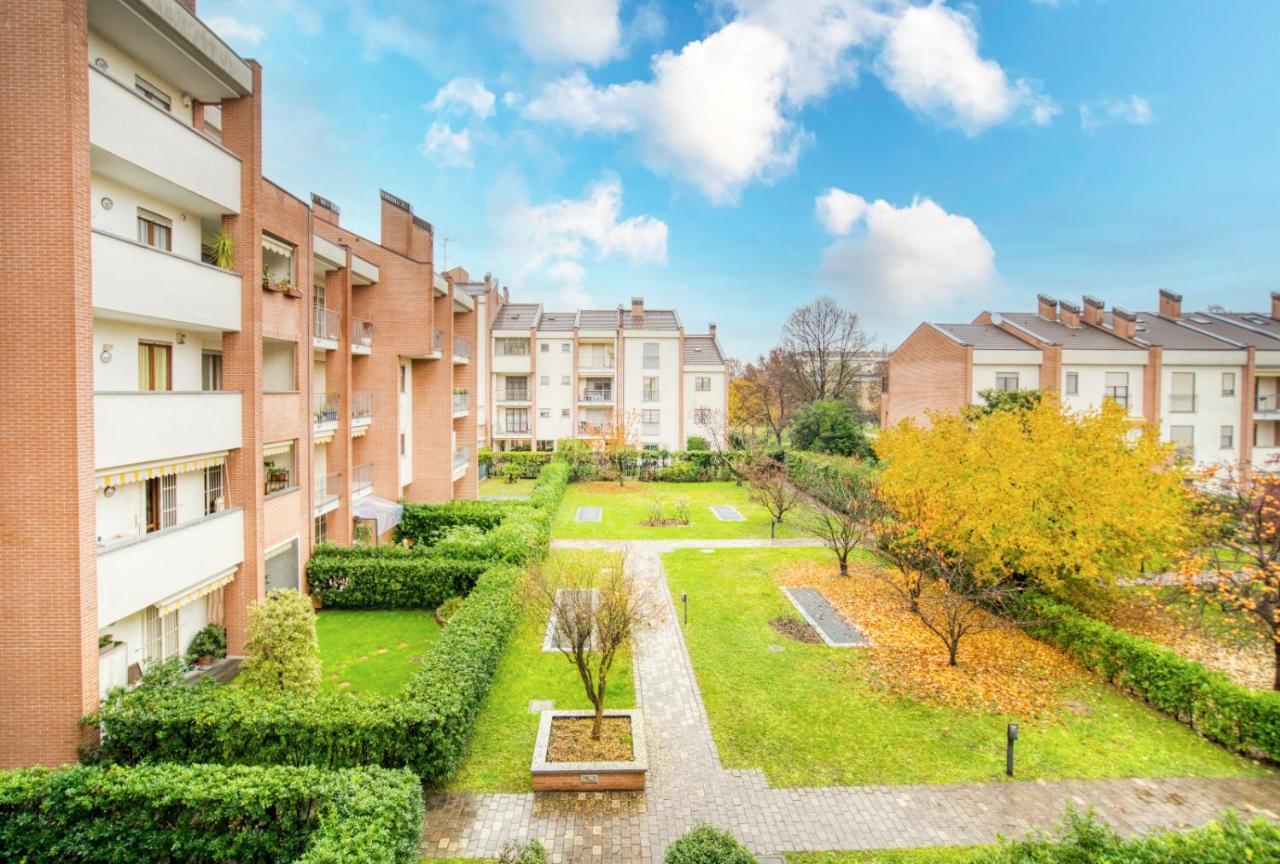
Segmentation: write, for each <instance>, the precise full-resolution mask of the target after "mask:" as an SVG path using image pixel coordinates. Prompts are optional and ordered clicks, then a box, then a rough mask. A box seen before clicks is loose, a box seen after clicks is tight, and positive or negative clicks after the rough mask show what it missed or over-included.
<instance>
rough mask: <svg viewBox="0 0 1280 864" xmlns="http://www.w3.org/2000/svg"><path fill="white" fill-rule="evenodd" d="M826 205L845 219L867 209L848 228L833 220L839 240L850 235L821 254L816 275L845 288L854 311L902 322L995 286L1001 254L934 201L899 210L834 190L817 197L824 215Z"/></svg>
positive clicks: (966, 221) (974, 228)
mask: <svg viewBox="0 0 1280 864" xmlns="http://www.w3.org/2000/svg"><path fill="white" fill-rule="evenodd" d="M833 193H839V194H833ZM854 199H856V201H855V200H854ZM824 200H826V201H827V202H832V201H836V202H841V203H839V204H837V205H836V211H837V213H839V214H840V216H841V217H843V216H847V215H848V214H849V213H850V212H852V209H853V205H854V204H856V203H857V202H861V203H862V205H863V207H862V209H861V211H860V212H859V214H858V216H857V217H855V218H854V219H852V221H850V222H848V223H847V224H846V222H845V220H844V219H843V218H837V219H836V220H835V227H836V228H840V229H843V230H842V231H837V232H836V233H844V234H848V236H845V237H843V238H842V239H839V240H836V241H835V242H833V243H832V244H831V245H829V246H828V247H827V248H826V250H824V251H823V253H822V261H821V264H820V265H819V268H818V278H819V280H820V281H822V282H824V283H826V284H828V285H831V286H833V287H836V288H839V289H842V290H843V291H844V292H845V293H846V294H847V295H848V296H849V298H850V299H851V300H852V301H853V302H854V303H855V308H856V305H857V304H858V303H863V304H864V305H870V304H875V305H876V306H878V307H885V308H889V307H892V308H893V309H895V314H898V315H903V316H905V315H914V314H918V313H920V312H924V311H926V310H930V309H932V310H934V311H937V309H938V308H939V307H944V306H950V305H952V304H956V303H962V302H965V301H973V300H975V299H977V298H979V297H981V296H982V295H983V294H985V293H986V291H987V290H988V289H989V288H990V287H992V286H993V285H994V284H995V282H996V268H995V250H994V249H992V248H991V244H990V243H989V242H988V241H987V238H986V237H984V236H983V235H982V232H981V231H980V230H978V226H977V225H975V224H974V223H973V220H971V219H969V218H967V217H965V216H959V215H956V214H954V213H948V212H947V211H945V210H943V209H942V208H941V207H939V206H938V205H937V204H936V203H934V202H933V201H932V200H931V199H929V198H916V199H914V200H912V202H911V204H909V205H908V206H906V207H894V206H893V205H892V204H889V203H888V202H886V201H883V200H876V201H874V202H872V203H871V204H867V203H866V202H865V201H863V199H862V198H861V197H860V196H857V195H852V194H851V193H848V192H844V191H843V190H840V189H832V190H829V191H828V192H827V193H825V194H824V195H822V196H819V197H818V199H817V201H816V203H817V206H818V208H819V212H820V213H821V212H822V208H823V201H824ZM840 208H843V209H840ZM855 229H856V230H855Z"/></svg>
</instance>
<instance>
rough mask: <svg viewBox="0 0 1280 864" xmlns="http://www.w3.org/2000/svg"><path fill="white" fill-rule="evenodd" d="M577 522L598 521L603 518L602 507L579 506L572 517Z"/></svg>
mask: <svg viewBox="0 0 1280 864" xmlns="http://www.w3.org/2000/svg"><path fill="white" fill-rule="evenodd" d="M574 518H576V519H577V521H579V522H599V521H600V520H601V519H603V518H604V508H603V507H579V508H578V513H577V515H576V516H575V517H574Z"/></svg>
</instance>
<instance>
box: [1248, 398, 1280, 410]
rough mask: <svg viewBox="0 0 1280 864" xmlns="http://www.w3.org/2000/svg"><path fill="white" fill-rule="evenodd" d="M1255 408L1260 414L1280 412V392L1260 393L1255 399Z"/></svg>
mask: <svg viewBox="0 0 1280 864" xmlns="http://www.w3.org/2000/svg"><path fill="white" fill-rule="evenodd" d="M1253 410H1254V411H1256V412H1258V413H1260V414H1270V413H1273V412H1280V394H1276V393H1259V394H1258V397H1257V398H1256V399H1255V400H1254V404H1253Z"/></svg>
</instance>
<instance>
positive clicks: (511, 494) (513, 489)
mask: <svg viewBox="0 0 1280 864" xmlns="http://www.w3.org/2000/svg"><path fill="white" fill-rule="evenodd" d="M535 482H537V481H535V480H517V481H516V482H514V483H508V482H507V481H506V479H505V478H503V477H486V478H484V479H483V480H481V481H480V484H479V487H478V489H477V490H476V494H477V495H479V496H480V497H481V498H487V497H493V498H527V497H529V494H530V493H531V492H533V484H534V483H535Z"/></svg>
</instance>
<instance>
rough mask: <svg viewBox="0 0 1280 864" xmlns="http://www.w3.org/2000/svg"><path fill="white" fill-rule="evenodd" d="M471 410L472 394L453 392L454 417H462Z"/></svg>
mask: <svg viewBox="0 0 1280 864" xmlns="http://www.w3.org/2000/svg"><path fill="white" fill-rule="evenodd" d="M470 410H471V393H470V392H469V391H467V390H454V391H453V416H454V417H461V416H463V415H464V414H466V413H467V412H469V411H470Z"/></svg>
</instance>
